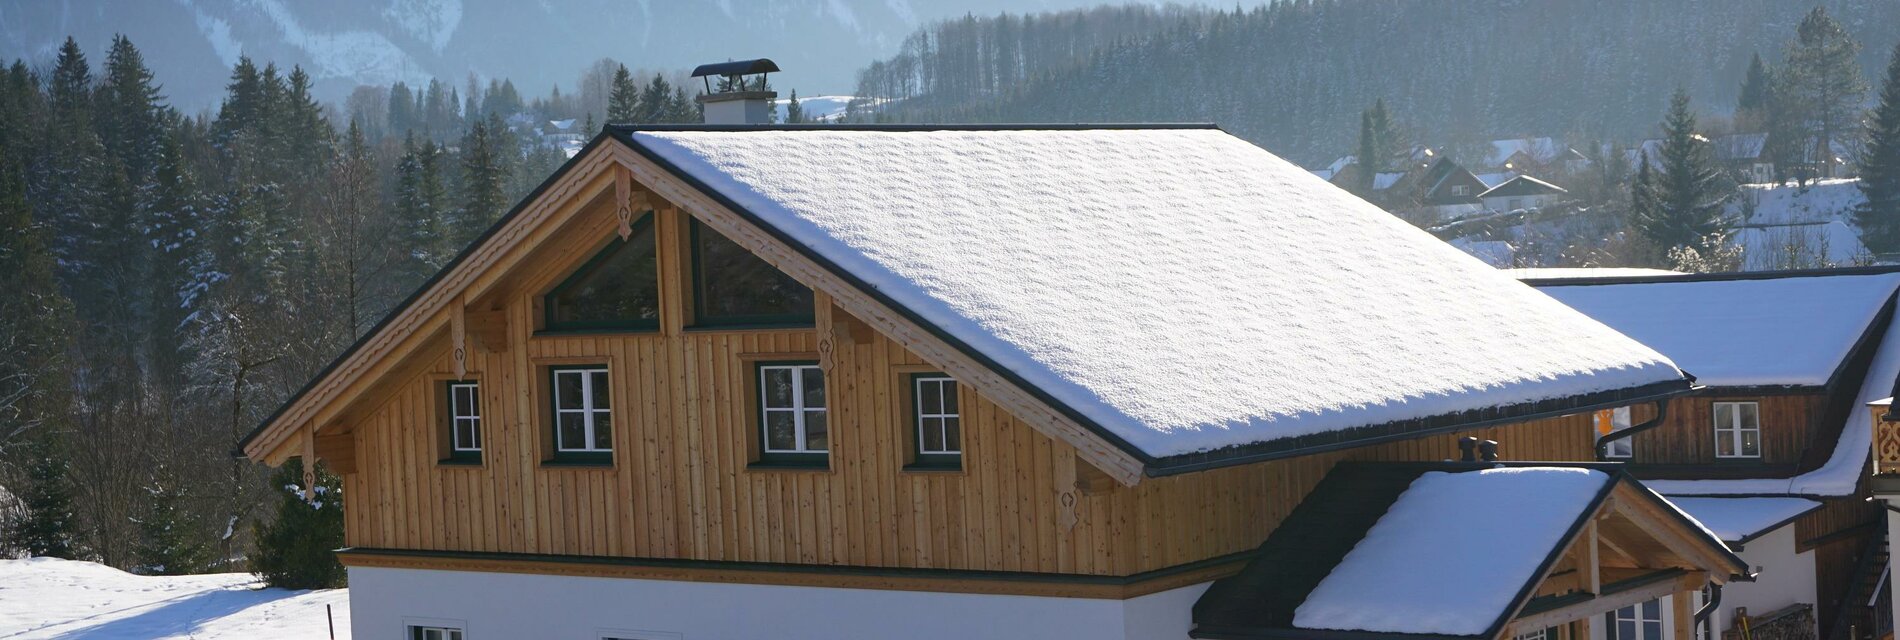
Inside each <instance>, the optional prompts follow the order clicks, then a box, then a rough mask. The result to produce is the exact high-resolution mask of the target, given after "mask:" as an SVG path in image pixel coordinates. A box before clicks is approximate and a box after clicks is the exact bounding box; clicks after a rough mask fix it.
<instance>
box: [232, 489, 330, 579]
mask: <svg viewBox="0 0 1900 640" xmlns="http://www.w3.org/2000/svg"><path fill="white" fill-rule="evenodd" d="M303 465H304V462H303V461H302V460H300V459H295V458H293V459H291V460H290V461H288V462H285V463H284V465H283V466H282V467H280V468H278V469H277V472H276V473H274V474H272V475H271V479H270V485H271V487H273V488H274V489H276V490H277V507H276V512H275V513H274V514H273V515H272V516H271V519H270V520H269V521H268V522H264V521H260V522H258V523H257V524H256V526H255V530H256V532H255V534H254V535H255V537H256V546H255V547H254V548H252V549H251V553H250V555H249V557H248V559H249V561H250V567H251V572H252V573H255V574H257V576H258V577H260V578H263V580H264V582H265V584H269V585H270V586H273V587H281V588H285V589H328V588H333V587H340V586H343V580H344V571H343V565H342V564H341V563H339V562H337V559H336V549H338V548H340V547H342V546H343V489H342V486H341V485H342V483H341V482H339V481H338V480H337V477H336V476H335V475H332V474H331V473H330V472H329V471H328V470H327V469H324V468H322V467H318V468H317V474H316V475H317V486H316V487H315V488H314V492H315V494H316V495H315V500H314V501H306V500H305V499H304V487H303V486H302V484H303Z"/></svg>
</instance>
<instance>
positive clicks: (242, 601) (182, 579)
mask: <svg viewBox="0 0 1900 640" xmlns="http://www.w3.org/2000/svg"><path fill="white" fill-rule="evenodd" d="M324 605H330V606H331V608H332V609H333V610H334V613H335V615H336V637H337V638H348V637H350V608H349V591H348V590H347V589H330V590H324V591H285V590H283V589H262V588H259V584H258V582H257V580H256V578H253V577H252V576H250V575H247V574H241V573H222V574H213V575H202V576H179V577H146V576H136V575H132V574H129V573H125V572H123V571H119V570H117V569H113V568H110V567H106V566H103V565H99V564H94V563H90V562H74V561H70V560H55V559H51V558H33V559H28V560H0V638H8V639H12V638H20V639H27V638H59V639H63V640H64V639H70V640H79V639H87V640H103V639H106V638H125V639H133V638H136V639H140V640H144V639H147V638H152V639H156V638H194V639H197V640H240V639H242V640H250V639H252V638H274V639H282V640H325V639H327V638H330V637H331V636H330V631H329V625H328V623H327V622H326V621H325V618H324V611H323V607H324Z"/></svg>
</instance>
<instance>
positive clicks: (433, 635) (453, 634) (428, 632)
mask: <svg viewBox="0 0 1900 640" xmlns="http://www.w3.org/2000/svg"><path fill="white" fill-rule="evenodd" d="M409 640H462V630H461V629H457V628H455V627H428V626H422V625H409Z"/></svg>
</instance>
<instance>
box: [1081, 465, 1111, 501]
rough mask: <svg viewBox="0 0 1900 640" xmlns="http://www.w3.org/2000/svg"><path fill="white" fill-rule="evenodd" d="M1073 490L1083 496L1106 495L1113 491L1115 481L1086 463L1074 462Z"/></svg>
mask: <svg viewBox="0 0 1900 640" xmlns="http://www.w3.org/2000/svg"><path fill="white" fill-rule="evenodd" d="M1075 490H1077V491H1080V492H1082V495H1085V496H1099V495H1106V494H1108V493H1110V492H1113V491H1114V490H1115V479H1114V478H1111V477H1109V476H1108V474H1106V473H1103V472H1102V470H1101V469H1097V468H1095V465H1092V464H1089V463H1088V462H1086V461H1080V460H1078V461H1076V464H1075Z"/></svg>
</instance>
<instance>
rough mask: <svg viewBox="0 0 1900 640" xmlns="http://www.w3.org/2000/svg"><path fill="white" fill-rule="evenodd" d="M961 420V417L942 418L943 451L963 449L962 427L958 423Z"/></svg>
mask: <svg viewBox="0 0 1900 640" xmlns="http://www.w3.org/2000/svg"><path fill="white" fill-rule="evenodd" d="M961 422H963V420H962V419H961V418H944V419H943V449H944V450H945V451H962V450H963V433H962V430H963V429H962V425H961V424H960V423H961Z"/></svg>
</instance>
